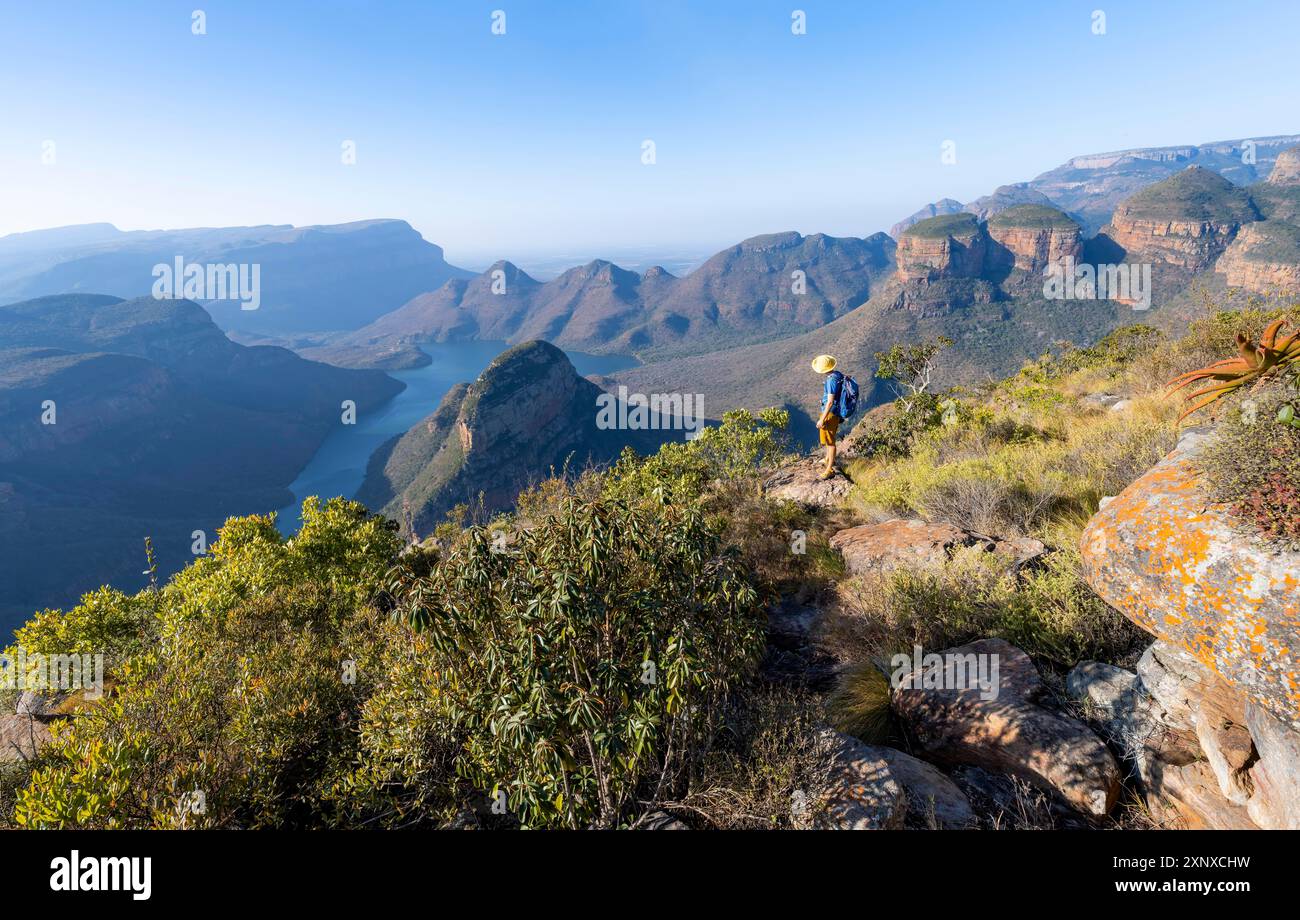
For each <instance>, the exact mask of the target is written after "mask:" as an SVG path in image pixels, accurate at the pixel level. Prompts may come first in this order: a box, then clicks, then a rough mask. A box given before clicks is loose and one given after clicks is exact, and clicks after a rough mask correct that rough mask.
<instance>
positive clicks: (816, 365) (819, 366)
mask: <svg viewBox="0 0 1300 920" xmlns="http://www.w3.org/2000/svg"><path fill="white" fill-rule="evenodd" d="M812 367H813V370H815V371H816V372H817V373H819V374H829V373H830V372H831V371H833V370H835V359H834V358H832V357H831V356H830V355H818V356H817V357H815V358H813V365H812Z"/></svg>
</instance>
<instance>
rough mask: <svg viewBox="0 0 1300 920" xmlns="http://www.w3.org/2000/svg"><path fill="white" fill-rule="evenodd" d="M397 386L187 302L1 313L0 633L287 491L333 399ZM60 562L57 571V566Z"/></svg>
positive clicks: (171, 561)
mask: <svg viewBox="0 0 1300 920" xmlns="http://www.w3.org/2000/svg"><path fill="white" fill-rule="evenodd" d="M401 388H402V384H400V383H398V382H396V381H394V380H392V379H391V378H389V377H387V376H386V375H384V374H381V373H378V372H376V371H348V370H340V369H338V368H334V367H329V366H327V365H323V364H317V363H314V362H310V361H306V360H303V359H302V358H300V357H298V356H297V355H295V354H294V353H292V352H290V351H287V350H286V349H283V348H274V347H245V346H242V345H237V344H235V343H234V342H231V341H230V340H229V339H227V338H226V337H225V335H224V334H222V332H221V330H220V329H218V328H217V326H216V325H215V323H214V322H213V321H212V318H211V317H210V316H209V315H208V314H207V312H206V311H204V309H203V308H202V307H201V306H199V305H198V304H196V303H192V302H190V301H185V300H154V299H153V298H149V297H145V298H139V299H136V300H122V299H121V298H117V297H109V296H104V295H96V294H71V295H62V296H57V297H43V298H39V299H36V300H32V301H25V302H22V303H18V304H11V305H9V306H7V307H0V581H3V583H4V584H5V586H6V588H5V591H4V595H3V604H2V605H0V627H8V626H12V625H13V624H14V623H16V622H17V620H18V618H20V617H25V616H27V615H30V614H31V612H32V611H33V610H34V609H39V608H41V607H45V606H51V605H62V604H66V603H68V602H70V601H72V600H74V599H75V598H76V596H77V595H78V594H79V593H80V592H82V591H85V590H89V589H91V588H94V587H96V586H98V585H101V584H118V585H122V586H124V587H133V588H138V587H139V586H140V585H141V583H142V576H141V575H140V572H141V570H142V569H143V568H144V544H143V540H144V537H146V536H150V537H152V539H153V543H154V546H155V548H156V551H157V558H158V561H159V566H160V570H161V571H162V572H163V573H166V572H170V571H174V570H176V569H177V568H179V567H180V566H181V565H182V564H183V563H184V562H186V561H188V560H189V559H192V558H193V555H192V554H191V548H192V544H193V539H194V538H193V536H192V535H193V533H194V531H196V530H201V531H204V532H205V534H206V538H207V539H208V540H209V541H210V540H211V539H213V538H214V537H215V534H216V527H217V526H218V525H220V524H221V522H222V521H224V520H225V518H226V517H227V516H229V515H232V514H246V513H252V512H265V511H266V510H267V509H270V508H277V507H281V506H283V505H284V504H285V503H286V502H287V501H288V500H289V497H290V496H289V492H288V490H287V486H288V485H289V483H290V482H292V481H293V479H294V478H295V477H296V476H297V474H298V472H299V471H300V470H301V469H302V468H303V466H304V465H305V464H306V463H307V461H308V459H309V458H310V457H311V455H312V454H313V453H314V452H315V451H316V449H317V448H318V447H319V445H320V443H321V441H322V440H323V439H324V437H325V435H326V434H327V433H328V432H329V431H330V429H331V428H333V427H334V426H335V425H337V424H339V422H340V418H341V414H342V403H343V401H344V400H352V401H353V402H355V404H356V408H357V411H358V412H365V411H367V410H368V409H370V408H373V407H374V406H376V405H378V404H380V403H382V402H384V401H386V400H388V399H389V398H391V397H392V396H393V395H394V394H396V393H397V392H399V391H400V390H401ZM69 558H75V559H76V560H77V564H76V565H75V566H69V565H67V564H66V560H67V559H69Z"/></svg>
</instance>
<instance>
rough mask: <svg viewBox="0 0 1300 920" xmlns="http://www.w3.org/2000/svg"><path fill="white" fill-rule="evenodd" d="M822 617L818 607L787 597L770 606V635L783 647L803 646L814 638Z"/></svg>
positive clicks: (768, 612) (768, 616) (768, 615)
mask: <svg viewBox="0 0 1300 920" xmlns="http://www.w3.org/2000/svg"><path fill="white" fill-rule="evenodd" d="M821 617H822V612H821V610H819V609H818V608H816V607H811V606H808V605H806V604H798V603H795V602H794V601H792V600H790V599H788V598H785V599H783V600H782V601H781V603H780V604H777V605H775V606H773V607H770V608H768V611H767V633H768V637H769V639H771V640H772V641H773V642H776V643H777V644H779V645H781V646H783V647H801V646H803V645H805V644H806V643H807V642H808V641H809V639H811V638H812V634H813V630H814V629H816V628H817V624H818V623H819V622H821Z"/></svg>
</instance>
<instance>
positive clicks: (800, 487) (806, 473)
mask: <svg viewBox="0 0 1300 920" xmlns="http://www.w3.org/2000/svg"><path fill="white" fill-rule="evenodd" d="M823 469H825V460H823V459H822V458H820V457H808V458H806V459H804V460H800V461H798V462H797V463H791V464H789V465H788V466H783V467H781V468H780V469H778V470H777V471H776V472H774V473H773V474H772V475H771V476H769V477H768V478H767V479H766V480H764V482H763V492H764V494H766V495H767V497H768V498H773V499H784V500H786V501H792V502H797V503H798V504H801V505H804V506H806V507H809V508H838V507H839V506H840V505H841V504H842V503H843V502H844V499H845V498H846V497H847V496H848V494H849V492H850V491H852V489H853V480H852V479H850V478H849V477H848V474H847V473H844V472H837V473H836V475H834V476H832V477H831V478H830V479H822V478H821V474H822V470H823Z"/></svg>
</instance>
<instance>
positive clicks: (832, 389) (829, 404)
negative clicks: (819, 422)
mask: <svg viewBox="0 0 1300 920" xmlns="http://www.w3.org/2000/svg"><path fill="white" fill-rule="evenodd" d="M843 385H844V375H843V374H841V373H840V372H839V371H831V372H830V373H829V374H827V375H826V386H825V388H824V389H823V390H822V411H823V412H825V411H826V409H827V408H829V409H830V410H831V411H832V412H834V413H835V414H837V415H838V414H839V410H840V387H842V386H843Z"/></svg>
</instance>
